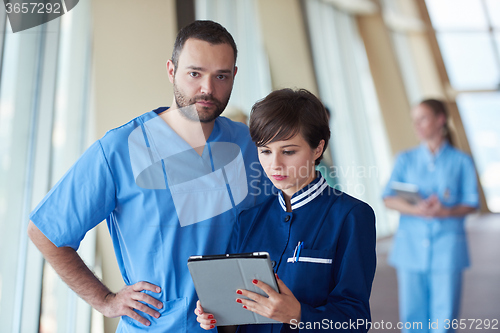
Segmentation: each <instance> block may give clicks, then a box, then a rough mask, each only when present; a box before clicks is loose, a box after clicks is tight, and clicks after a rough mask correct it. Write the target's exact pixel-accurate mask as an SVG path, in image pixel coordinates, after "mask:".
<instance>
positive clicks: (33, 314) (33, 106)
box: [0, 1, 95, 333]
mask: <svg viewBox="0 0 500 333" xmlns="http://www.w3.org/2000/svg"><path fill="white" fill-rule="evenodd" d="M1 12H2V13H1V15H0V24H1V25H0V27H1V28H0V51H1V53H0V54H2V58H1V61H0V323H1V324H0V327H1V329H0V330H1V331H2V332H16V333H17V332H33V333H35V332H88V331H89V325H90V320H89V319H90V308H89V307H88V305H86V304H82V302H83V301H80V300H78V299H77V297H76V296H75V295H74V293H73V292H71V291H69V290H68V288H67V287H66V286H65V285H64V284H63V283H62V282H61V280H60V279H59V278H58V277H57V276H55V274H54V273H53V272H52V271H51V268H50V267H49V266H48V265H45V264H44V261H43V259H42V257H41V255H40V253H39V252H38V250H37V249H36V248H35V247H34V245H33V244H32V243H31V242H30V241H29V240H28V237H27V234H26V227H27V224H28V220H29V217H28V215H29V212H30V211H31V210H32V209H33V208H34V207H35V206H36V204H37V203H38V202H39V201H40V200H41V199H42V198H43V196H44V195H45V194H46V193H47V192H48V190H49V189H50V188H51V187H52V186H53V185H54V184H55V182H56V181H57V180H58V179H59V178H60V177H61V176H62V174H63V173H64V172H65V171H66V170H67V169H68V168H69V166H70V165H71V164H72V163H73V162H74V161H75V160H76V158H77V157H78V156H79V155H80V154H81V152H82V151H83V149H84V147H85V146H86V141H85V139H86V135H85V134H86V126H85V124H86V123H87V116H88V108H89V103H88V100H89V98H88V97H89V92H88V89H87V87H88V86H89V73H90V70H89V65H90V62H89V61H90V59H89V55H90V45H91V44H90V29H89V22H90V21H89V20H90V2H87V1H82V2H80V3H79V4H78V6H76V7H75V8H74V9H73V10H71V11H70V12H68V13H67V14H65V15H63V16H62V17H61V18H58V19H55V20H53V21H50V22H48V23H46V24H44V25H41V26H38V27H35V28H31V29H28V30H25V31H21V32H17V33H13V32H12V30H11V28H10V24H9V22H8V20H6V18H5V16H2V15H4V14H5V11H4V10H1ZM86 241H87V242H90V244H88V245H90V246H86V247H85V246H82V251H83V256H84V257H85V259H86V260H87V261H88V262H89V263H90V264H92V263H93V249H94V248H95V247H94V246H92V244H91V243H92V238H91V237H90V238H89V239H88V240H86Z"/></svg>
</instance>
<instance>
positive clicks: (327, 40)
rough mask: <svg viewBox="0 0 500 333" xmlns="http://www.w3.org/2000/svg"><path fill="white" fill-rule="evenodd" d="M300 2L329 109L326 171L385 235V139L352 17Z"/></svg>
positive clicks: (390, 219)
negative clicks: (371, 213) (368, 211)
mask: <svg viewBox="0 0 500 333" xmlns="http://www.w3.org/2000/svg"><path fill="white" fill-rule="evenodd" d="M358 4H362V2H360V3H358ZM305 8H306V12H307V22H308V28H309V36H310V39H311V47H312V55H313V59H314V68H315V72H316V78H317V81H318V87H319V93H320V97H321V99H322V101H323V103H324V104H325V105H326V106H327V107H328V108H329V109H330V110H331V114H332V115H331V131H332V137H331V140H330V149H331V152H332V156H333V164H334V166H333V168H332V169H331V170H330V173H331V176H333V177H335V178H336V180H337V183H338V184H337V186H336V187H337V188H338V189H339V190H342V191H344V192H346V193H348V194H350V195H352V196H354V197H357V198H359V199H361V200H364V201H366V202H368V203H369V204H370V205H371V206H372V207H373V209H374V210H375V213H376V215H377V236H385V235H388V234H390V233H391V232H392V231H393V230H394V228H395V226H396V225H397V220H396V216H394V215H392V216H391V215H388V214H387V210H386V209H385V207H384V206H383V203H382V199H381V190H382V188H383V186H385V184H384V183H383V181H385V180H386V179H388V178H389V173H390V170H391V165H390V161H391V158H390V151H389V144H388V139H387V136H386V132H385V127H384V124H383V121H382V117H381V114H380V110H379V108H378V104H379V103H378V100H377V95H376V93H375V88H374V84H373V80H372V77H371V73H370V69H369V66H368V60H367V56H366V51H365V48H364V45H363V41H362V39H361V36H360V35H359V32H358V29H357V25H356V19H355V17H354V16H353V15H352V14H349V13H347V12H345V11H344V10H341V9H340V8H339V7H335V6H333V5H332V4H330V3H327V2H323V1H319V0H307V1H306V2H305ZM360 10H362V8H360Z"/></svg>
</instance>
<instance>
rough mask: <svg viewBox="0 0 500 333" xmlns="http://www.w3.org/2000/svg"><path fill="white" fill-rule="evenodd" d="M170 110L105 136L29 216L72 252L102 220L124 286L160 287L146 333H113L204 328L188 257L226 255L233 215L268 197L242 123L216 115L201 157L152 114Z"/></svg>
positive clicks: (128, 327) (134, 328) (127, 328)
mask: <svg viewBox="0 0 500 333" xmlns="http://www.w3.org/2000/svg"><path fill="white" fill-rule="evenodd" d="M166 109H167V108H159V109H157V110H154V111H151V112H148V113H146V114H144V115H142V116H140V117H137V118H135V119H133V120H132V121H130V122H129V123H127V124H125V125H123V126H121V127H119V128H116V129H113V130H110V131H109V132H107V133H106V135H105V136H104V137H103V138H101V139H100V140H98V141H97V142H95V143H94V144H93V145H92V146H91V147H90V148H89V149H88V150H87V151H86V152H85V153H84V154H83V155H82V156H81V158H80V159H79V160H78V161H77V162H76V163H75V164H74V165H73V166H72V167H71V169H70V170H69V171H68V172H67V173H66V174H65V175H64V176H63V177H62V179H61V180H60V181H59V182H58V183H57V184H56V185H55V186H54V187H53V188H52V189H51V191H50V192H49V193H48V194H47V196H46V197H45V198H44V199H43V200H42V202H40V204H39V205H38V206H37V207H36V208H35V210H34V211H33V212H32V213H31V215H30V218H31V220H32V221H33V222H34V223H35V225H36V226H37V227H38V228H39V229H40V230H41V231H42V232H43V234H44V235H45V236H47V237H48V239H50V240H51V241H52V242H53V243H54V244H55V245H56V246H58V247H61V246H69V247H72V248H74V249H78V247H79V244H80V242H81V240H82V239H83V237H84V236H85V234H86V232H87V231H89V230H90V229H92V228H94V227H95V226H96V225H97V224H99V223H100V222H101V221H103V220H104V219H106V221H107V224H108V228H109V232H110V234H111V238H112V240H113V245H114V249H115V254H116V258H117V260H118V265H119V267H120V270H121V273H122V276H123V279H124V281H125V283H126V284H127V285H131V284H134V283H136V282H139V281H147V282H149V283H152V284H155V285H158V286H160V287H161V288H162V290H161V293H160V294H156V293H151V292H148V291H146V292H147V293H149V294H151V295H152V296H153V297H155V298H158V299H159V300H161V301H162V302H163V308H162V309H160V310H159V312H160V314H161V316H160V318H159V319H156V318H153V317H150V316H149V315H147V314H145V313H141V315H142V316H144V317H146V318H147V319H148V320H149V321H150V322H151V326H150V327H145V326H143V325H142V324H140V323H138V322H136V321H134V320H132V319H131V318H129V317H122V318H121V321H120V324H119V326H118V329H117V332H139V331H146V330H147V331H148V332H196V331H199V332H202V331H203V330H202V329H201V328H200V327H199V324H198V322H197V321H196V316H195V315H194V309H195V302H196V300H197V297H196V293H195V289H194V286H193V282H192V279H191V276H190V274H189V271H188V268H187V260H188V257H189V256H191V255H203V254H219V253H224V252H225V250H226V247H227V244H228V241H229V237H230V235H231V231H232V229H233V224H234V222H235V220H236V217H237V215H238V212H239V211H241V210H242V209H245V208H248V207H252V206H254V205H255V204H256V203H257V202H260V201H262V199H263V198H264V197H265V195H266V193H265V191H262V190H261V186H260V185H261V183H260V181H261V177H262V176H263V172H262V169H261V168H260V164H259V163H258V159H257V150H256V147H255V145H254V144H253V142H252V141H251V139H250V135H249V131H248V127H247V126H246V125H244V124H241V123H235V122H232V121H230V120H229V119H227V118H224V117H219V118H217V119H216V120H215V125H214V129H213V131H212V133H211V135H210V137H209V139H208V140H207V142H208V144H207V145H206V146H205V149H204V151H203V154H202V155H201V156H200V155H198V154H197V153H196V152H195V151H194V150H193V149H192V148H191V147H189V146H188V145H187V143H186V142H185V141H184V140H183V139H181V138H180V137H179V136H178V135H177V134H176V133H175V132H174V131H173V130H172V129H171V128H170V127H169V126H168V125H167V124H166V123H165V122H164V121H163V120H162V119H161V118H160V117H158V114H160V113H161V112H163V111H165V110H166ZM247 184H248V185H247ZM259 200H260V201H259Z"/></svg>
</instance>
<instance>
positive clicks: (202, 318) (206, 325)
mask: <svg viewBox="0 0 500 333" xmlns="http://www.w3.org/2000/svg"><path fill="white" fill-rule="evenodd" d="M194 313H195V314H196V321H198V322H199V323H200V327H201V328H203V329H205V330H210V329H212V328H214V327H215V324H216V323H217V320H216V319H215V318H214V315H213V314H211V313H205V311H204V310H203V307H202V306H201V303H200V301H199V300H198V301H197V302H196V309H195V310H194Z"/></svg>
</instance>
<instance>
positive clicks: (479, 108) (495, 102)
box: [457, 92, 500, 213]
mask: <svg viewBox="0 0 500 333" xmlns="http://www.w3.org/2000/svg"><path fill="white" fill-rule="evenodd" d="M457 104H458V107H459V109H460V115H461V117H462V120H463V123H464V127H465V131H466V133H467V137H468V139H469V143H470V146H471V150H472V154H473V155H474V161H475V164H476V168H477V171H478V174H479V178H480V181H481V184H482V186H483V189H484V192H485V196H486V202H487V204H488V208H489V209H490V210H491V211H492V212H497V213H498V212H500V172H499V170H500V93H497V92H495V93H471V94H461V95H459V97H458V98H457Z"/></svg>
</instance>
